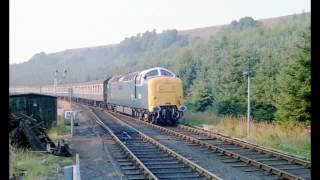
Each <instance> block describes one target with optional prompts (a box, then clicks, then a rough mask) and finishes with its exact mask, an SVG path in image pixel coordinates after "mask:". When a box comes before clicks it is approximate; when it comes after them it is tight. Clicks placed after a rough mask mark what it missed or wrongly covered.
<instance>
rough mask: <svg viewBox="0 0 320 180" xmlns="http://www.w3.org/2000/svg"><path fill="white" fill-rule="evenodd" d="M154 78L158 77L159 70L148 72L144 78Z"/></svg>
mask: <svg viewBox="0 0 320 180" xmlns="http://www.w3.org/2000/svg"><path fill="white" fill-rule="evenodd" d="M153 76H158V69H155V70H152V71H150V72H148V73H147V74H146V75H145V76H144V79H148V78H150V77H153Z"/></svg>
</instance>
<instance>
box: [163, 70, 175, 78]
mask: <svg viewBox="0 0 320 180" xmlns="http://www.w3.org/2000/svg"><path fill="white" fill-rule="evenodd" d="M160 72H161V76H171V77H172V76H173V74H172V73H170V72H169V71H166V70H163V69H160Z"/></svg>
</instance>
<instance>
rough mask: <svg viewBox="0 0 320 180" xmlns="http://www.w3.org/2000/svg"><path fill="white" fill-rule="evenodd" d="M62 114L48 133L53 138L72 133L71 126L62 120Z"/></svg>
mask: <svg viewBox="0 0 320 180" xmlns="http://www.w3.org/2000/svg"><path fill="white" fill-rule="evenodd" d="M62 118H63V117H62V116H58V121H57V122H58V123H57V126H55V127H52V128H50V129H49V130H48V132H47V134H48V136H49V137H50V138H51V139H52V140H57V139H60V138H61V137H62V136H65V135H68V134H70V126H67V125H66V124H65V123H64V121H62Z"/></svg>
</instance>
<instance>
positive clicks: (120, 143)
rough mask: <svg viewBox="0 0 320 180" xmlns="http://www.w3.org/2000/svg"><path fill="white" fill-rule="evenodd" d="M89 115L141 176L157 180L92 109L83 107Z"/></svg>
mask: <svg viewBox="0 0 320 180" xmlns="http://www.w3.org/2000/svg"><path fill="white" fill-rule="evenodd" d="M85 108H86V109H87V110H88V111H89V112H91V114H92V115H93V116H94V118H95V120H96V122H97V123H98V124H99V125H101V126H102V127H103V128H104V129H105V130H107V131H108V132H109V134H110V135H111V136H112V138H113V139H114V140H115V141H116V142H117V143H118V144H119V145H120V147H121V148H122V149H123V150H124V151H125V153H126V155H127V156H128V157H129V159H131V160H132V161H133V162H134V164H135V165H136V166H138V167H139V169H140V170H142V172H143V174H144V175H145V176H147V177H148V178H149V179H153V180H158V178H157V177H156V176H155V175H154V174H153V173H152V172H151V171H150V170H149V169H148V168H147V167H146V166H145V165H144V164H143V163H142V162H141V161H140V160H139V158H137V156H135V155H134V153H133V152H132V151H130V149H129V148H128V147H127V146H126V145H125V144H123V143H122V142H121V140H120V139H119V138H118V137H117V136H116V135H115V134H114V133H113V131H112V130H111V129H110V128H109V127H108V126H106V125H105V124H104V123H103V122H102V121H101V120H100V118H99V117H98V116H97V115H96V114H95V113H94V112H92V109H90V108H87V107H85Z"/></svg>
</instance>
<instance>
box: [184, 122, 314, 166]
mask: <svg viewBox="0 0 320 180" xmlns="http://www.w3.org/2000/svg"><path fill="white" fill-rule="evenodd" d="M178 128H181V129H184V130H187V131H191V132H193V133H196V134H198V135H205V136H207V137H210V138H214V139H218V140H220V141H223V142H227V143H232V144H236V145H238V146H241V147H243V148H248V149H252V150H255V151H258V152H262V153H265V154H268V155H271V156H274V157H277V158H280V159H284V160H287V161H288V162H289V163H291V164H299V165H302V166H304V167H306V168H311V162H310V161H306V160H303V159H298V158H295V157H291V156H289V155H286V154H283V153H281V152H277V151H275V150H271V149H268V148H265V147H263V146H260V145H258V144H254V143H251V142H247V141H244V140H241V139H238V138H233V137H230V136H226V135H224V134H220V133H215V132H211V131H208V130H204V129H200V128H196V127H191V126H186V125H178Z"/></svg>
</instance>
